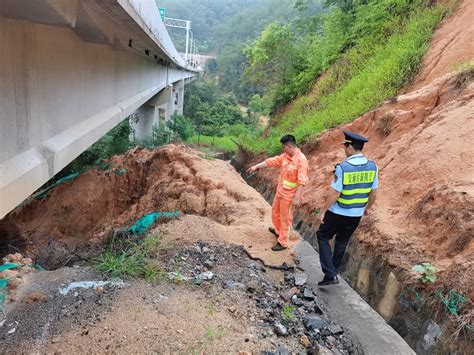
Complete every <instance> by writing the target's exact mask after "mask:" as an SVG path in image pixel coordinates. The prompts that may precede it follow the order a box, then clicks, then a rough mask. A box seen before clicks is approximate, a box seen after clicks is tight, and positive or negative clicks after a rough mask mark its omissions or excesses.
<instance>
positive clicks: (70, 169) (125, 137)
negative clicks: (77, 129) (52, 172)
mask: <svg viewBox="0 0 474 355" xmlns="http://www.w3.org/2000/svg"><path fill="white" fill-rule="evenodd" d="M130 132H131V128H130V124H129V121H128V119H126V120H124V121H122V122H121V123H119V124H118V125H117V126H116V127H115V128H113V129H112V130H110V131H109V132H108V133H107V134H106V135H105V136H103V137H102V138H101V139H99V140H98V141H97V142H96V143H94V144H93V145H92V146H91V147H89V148H88V149H87V150H85V151H84V152H83V153H82V154H81V155H79V156H78V157H77V158H76V159H75V160H74V161H72V162H71V163H70V164H69V165H68V166H67V167H65V168H64V169H63V171H62V172H61V173H60V174H58V175H57V176H56V177H57V178H60V177H62V176H66V175H69V174H72V173H76V172H78V173H81V172H83V171H85V170H87V169H90V168H91V167H93V166H95V165H97V164H99V163H100V162H101V161H102V160H107V159H109V158H110V157H111V156H113V155H115V154H122V153H125V152H126V151H127V150H128V149H129V148H130V140H129V136H130Z"/></svg>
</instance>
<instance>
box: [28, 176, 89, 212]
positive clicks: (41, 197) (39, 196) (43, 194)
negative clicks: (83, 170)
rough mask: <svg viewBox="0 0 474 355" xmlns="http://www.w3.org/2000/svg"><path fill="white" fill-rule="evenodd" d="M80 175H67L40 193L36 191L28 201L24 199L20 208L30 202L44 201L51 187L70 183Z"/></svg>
mask: <svg viewBox="0 0 474 355" xmlns="http://www.w3.org/2000/svg"><path fill="white" fill-rule="evenodd" d="M79 175H80V174H79V173H74V174H71V175H68V176H65V177H63V178H61V179H59V180H57V181H56V182H55V183H54V184H52V185H51V186H48V187H47V188H45V189H43V190H41V191H38V192H37V193H35V194H34V195H31V196H30V197H29V198H28V199H26V200H25V201H23V202H22V203H21V204H20V206H24V205H27V204H28V203H29V202H30V201H31V200H35V199H36V200H44V198H45V197H46V193H47V192H48V191H49V190H51V189H52V188H53V187H56V186H58V185H61V184H63V183H65V182H66V181H70V180H73V179H75V178H76V177H78V176H79Z"/></svg>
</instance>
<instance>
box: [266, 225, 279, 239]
mask: <svg viewBox="0 0 474 355" xmlns="http://www.w3.org/2000/svg"><path fill="white" fill-rule="evenodd" d="M268 231H269V232H270V233H272V234H275V235H276V236H277V237H279V235H278V234H277V232H276V230H275V228H273V227H270V228H268Z"/></svg>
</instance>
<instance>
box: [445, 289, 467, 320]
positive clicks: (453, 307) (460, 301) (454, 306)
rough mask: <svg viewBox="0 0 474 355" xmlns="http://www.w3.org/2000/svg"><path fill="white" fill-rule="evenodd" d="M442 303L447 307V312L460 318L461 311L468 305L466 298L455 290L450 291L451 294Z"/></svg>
mask: <svg viewBox="0 0 474 355" xmlns="http://www.w3.org/2000/svg"><path fill="white" fill-rule="evenodd" d="M441 302H443V304H444V306H445V307H446V310H447V311H448V312H449V313H451V314H454V315H455V316H458V315H459V311H460V310H461V309H462V308H463V307H464V305H465V304H466V297H464V296H463V295H461V294H459V293H457V292H454V291H453V290H449V292H448V293H447V294H446V297H442V298H441Z"/></svg>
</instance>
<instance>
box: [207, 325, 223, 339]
mask: <svg viewBox="0 0 474 355" xmlns="http://www.w3.org/2000/svg"><path fill="white" fill-rule="evenodd" d="M224 334H225V332H224V329H222V328H221V327H218V328H217V329H215V328H213V327H207V328H206V332H205V335H206V337H207V339H209V340H210V341H214V340H219V339H221V338H222V337H223V336H224Z"/></svg>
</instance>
